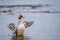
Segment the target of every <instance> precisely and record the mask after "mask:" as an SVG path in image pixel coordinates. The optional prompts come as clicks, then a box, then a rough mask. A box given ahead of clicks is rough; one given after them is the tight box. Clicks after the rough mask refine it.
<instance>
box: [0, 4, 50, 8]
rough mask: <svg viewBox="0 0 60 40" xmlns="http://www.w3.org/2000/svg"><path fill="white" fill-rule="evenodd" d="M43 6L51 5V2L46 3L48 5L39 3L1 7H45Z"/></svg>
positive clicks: (4, 6) (2, 6)
mask: <svg viewBox="0 0 60 40" xmlns="http://www.w3.org/2000/svg"><path fill="white" fill-rule="evenodd" d="M43 6H50V5H49V4H46V5H40V4H37V5H33V4H31V5H0V8H12V7H32V8H35V7H43Z"/></svg>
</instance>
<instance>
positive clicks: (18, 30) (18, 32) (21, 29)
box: [8, 15, 34, 35]
mask: <svg viewBox="0 0 60 40" xmlns="http://www.w3.org/2000/svg"><path fill="white" fill-rule="evenodd" d="M22 18H24V17H23V16H22V15H20V16H19V17H18V19H19V21H18V27H16V26H15V24H14V23H10V24H9V25H8V27H9V29H10V30H11V31H13V33H14V34H16V35H24V31H25V28H28V27H30V26H31V25H32V24H33V22H34V21H29V22H26V21H24V22H22V23H21V19H22Z"/></svg>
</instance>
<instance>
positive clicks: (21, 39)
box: [11, 35, 24, 40]
mask: <svg viewBox="0 0 60 40" xmlns="http://www.w3.org/2000/svg"><path fill="white" fill-rule="evenodd" d="M11 40H24V36H21V35H20V36H16V35H13V36H12V39H11Z"/></svg>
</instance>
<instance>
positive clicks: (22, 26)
mask: <svg viewBox="0 0 60 40" xmlns="http://www.w3.org/2000/svg"><path fill="white" fill-rule="evenodd" d="M24 31H25V26H24V24H23V23H21V24H20V25H19V26H18V28H17V35H24Z"/></svg>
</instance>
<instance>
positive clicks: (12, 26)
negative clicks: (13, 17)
mask: <svg viewBox="0 0 60 40" xmlns="http://www.w3.org/2000/svg"><path fill="white" fill-rule="evenodd" d="M8 28H9V29H10V30H11V31H16V25H15V24H14V23H10V24H9V25H8Z"/></svg>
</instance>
